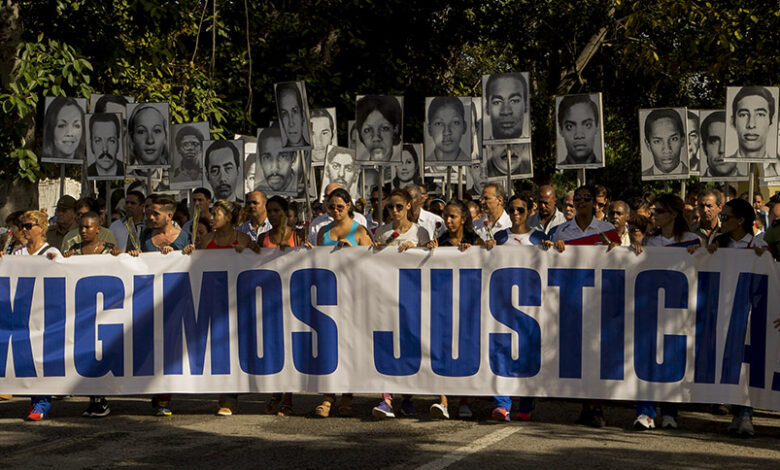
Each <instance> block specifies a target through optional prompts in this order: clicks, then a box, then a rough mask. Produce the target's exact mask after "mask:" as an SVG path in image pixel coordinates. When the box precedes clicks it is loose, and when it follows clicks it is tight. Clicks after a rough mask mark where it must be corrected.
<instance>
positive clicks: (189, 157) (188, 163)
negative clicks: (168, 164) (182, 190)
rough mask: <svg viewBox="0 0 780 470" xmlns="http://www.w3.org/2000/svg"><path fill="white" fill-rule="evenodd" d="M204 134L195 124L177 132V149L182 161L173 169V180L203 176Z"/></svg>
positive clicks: (198, 178) (193, 179)
mask: <svg viewBox="0 0 780 470" xmlns="http://www.w3.org/2000/svg"><path fill="white" fill-rule="evenodd" d="M202 145H203V134H202V133H201V132H200V131H199V130H198V129H197V128H196V127H193V126H183V127H182V128H181V129H179V132H177V133H176V150H177V151H178V153H179V155H181V163H180V164H179V166H178V167H176V169H175V170H174V171H173V178H172V180H173V181H174V182H176V183H178V182H189V181H198V180H201V179H202V178H203V169H202V168H201V166H200V161H201V151H202Z"/></svg>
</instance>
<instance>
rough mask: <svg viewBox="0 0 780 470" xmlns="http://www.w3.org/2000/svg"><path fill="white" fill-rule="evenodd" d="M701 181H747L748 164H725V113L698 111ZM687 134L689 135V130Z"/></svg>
mask: <svg viewBox="0 0 780 470" xmlns="http://www.w3.org/2000/svg"><path fill="white" fill-rule="evenodd" d="M697 116H698V118H699V131H698V137H699V142H700V143H701V144H700V146H699V150H700V152H699V154H700V155H701V158H700V160H699V172H700V179H701V181H705V182H708V181H747V180H748V172H749V171H748V163H746V162H740V163H737V162H726V161H724V159H725V157H726V128H727V127H728V124H727V123H726V111H724V110H722V109H707V110H704V109H703V110H698V112H697ZM688 134H689V135H690V129H689V132H688Z"/></svg>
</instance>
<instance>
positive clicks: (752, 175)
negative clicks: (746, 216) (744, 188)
mask: <svg viewBox="0 0 780 470" xmlns="http://www.w3.org/2000/svg"><path fill="white" fill-rule="evenodd" d="M749 165H750V179H749V180H748V202H749V203H750V204H751V205H752V204H753V191H754V190H755V188H754V185H755V183H754V180H755V179H756V164H755V163H750V164H749Z"/></svg>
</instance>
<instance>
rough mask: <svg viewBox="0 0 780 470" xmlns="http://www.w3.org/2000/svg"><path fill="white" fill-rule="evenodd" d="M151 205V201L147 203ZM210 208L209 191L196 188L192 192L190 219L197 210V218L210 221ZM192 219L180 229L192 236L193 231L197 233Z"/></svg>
mask: <svg viewBox="0 0 780 470" xmlns="http://www.w3.org/2000/svg"><path fill="white" fill-rule="evenodd" d="M148 202H149V203H150V204H151V200H149V201H148ZM210 208H211V191H209V190H208V189H206V188H196V189H195V190H193V191H192V217H193V218H194V217H195V210H196V209H197V210H199V211H200V213H199V215H198V217H200V218H201V219H203V220H207V221H209V222H210V221H211V212H210V211H209V209H210ZM192 222H193V219H192V218H191V219H190V220H188V221H187V223H185V224H184V227H182V230H184V231H185V232H187V233H189V234H190V235H192V234H193V233H194V232H193V230H196V231H197V227H195V228H194V229H193V227H192Z"/></svg>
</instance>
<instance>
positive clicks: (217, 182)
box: [203, 140, 244, 202]
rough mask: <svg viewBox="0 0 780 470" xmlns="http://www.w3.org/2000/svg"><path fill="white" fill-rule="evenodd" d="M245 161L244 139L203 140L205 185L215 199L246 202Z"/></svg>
mask: <svg viewBox="0 0 780 470" xmlns="http://www.w3.org/2000/svg"><path fill="white" fill-rule="evenodd" d="M243 163H244V141H243V140H204V141H203V180H204V185H203V186H204V187H205V188H207V189H210V190H211V194H212V197H213V198H214V200H218V199H226V200H228V201H235V202H244V178H243V177H244V165H243Z"/></svg>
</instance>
